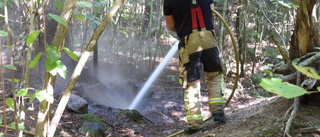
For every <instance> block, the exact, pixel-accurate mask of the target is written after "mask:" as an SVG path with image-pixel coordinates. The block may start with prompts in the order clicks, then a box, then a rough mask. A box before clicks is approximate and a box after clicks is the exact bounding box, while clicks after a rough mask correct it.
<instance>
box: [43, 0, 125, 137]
mask: <svg viewBox="0 0 320 137" xmlns="http://www.w3.org/2000/svg"><path fill="white" fill-rule="evenodd" d="M123 2H124V0H118V1H117V2H116V3H115V5H114V6H113V7H112V8H111V9H110V11H109V12H108V14H107V15H106V16H105V17H104V18H103V19H102V21H101V23H100V25H99V26H98V27H97V28H96V30H95V32H94V34H93V36H92V37H91V39H90V41H89V43H88V45H87V47H86V49H85V51H84V53H83V54H82V56H81V58H80V60H79V62H78V64H77V66H76V68H75V70H74V72H73V74H72V76H71V78H70V81H69V82H68V85H67V87H66V89H65V90H64V92H63V96H62V97H61V100H60V102H59V105H58V108H57V110H56V111H55V114H54V116H53V118H52V121H51V125H50V130H49V131H50V133H49V137H53V136H54V132H55V131H56V128H57V126H58V123H59V121H60V118H61V116H62V113H63V111H64V109H65V107H66V105H67V103H68V100H69V98H70V95H71V92H72V89H73V87H74V86H75V84H76V82H77V81H78V79H79V77H80V74H81V72H82V70H83V67H84V66H85V64H86V62H87V61H88V58H89V56H90V53H91V52H92V51H93V50H94V47H95V46H96V44H97V42H98V40H99V38H100V36H101V34H102V32H103V31H104V30H105V28H106V27H107V25H108V24H109V21H110V20H111V18H112V16H113V15H114V14H115V13H116V12H117V11H118V9H119V8H120V6H121V5H122V4H123Z"/></svg>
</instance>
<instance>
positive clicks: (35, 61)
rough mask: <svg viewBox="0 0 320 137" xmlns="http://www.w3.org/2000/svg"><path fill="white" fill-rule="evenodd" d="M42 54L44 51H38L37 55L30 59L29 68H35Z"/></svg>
mask: <svg viewBox="0 0 320 137" xmlns="http://www.w3.org/2000/svg"><path fill="white" fill-rule="evenodd" d="M41 56H42V52H40V53H38V54H37V56H36V57H35V58H34V59H33V60H31V61H30V64H29V68H31V69H32V68H34V67H35V66H36V65H37V64H38V62H39V60H40V58H41Z"/></svg>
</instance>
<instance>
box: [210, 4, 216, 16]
mask: <svg viewBox="0 0 320 137" xmlns="http://www.w3.org/2000/svg"><path fill="white" fill-rule="evenodd" d="M210 9H211V10H214V4H213V3H212V4H210ZM211 14H212V17H214V16H215V14H214V13H213V12H212V13H211Z"/></svg>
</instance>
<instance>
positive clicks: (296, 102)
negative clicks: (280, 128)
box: [283, 97, 299, 137]
mask: <svg viewBox="0 0 320 137" xmlns="http://www.w3.org/2000/svg"><path fill="white" fill-rule="evenodd" d="M292 106H293V109H292V111H291V115H290V117H289V119H288V121H287V123H286V125H285V129H284V134H283V137H286V136H287V137H291V135H290V134H289V130H290V127H291V124H292V121H293V119H294V118H295V117H296V114H297V111H298V108H299V97H296V98H294V103H293V105H292Z"/></svg>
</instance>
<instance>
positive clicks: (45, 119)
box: [35, 0, 77, 137]
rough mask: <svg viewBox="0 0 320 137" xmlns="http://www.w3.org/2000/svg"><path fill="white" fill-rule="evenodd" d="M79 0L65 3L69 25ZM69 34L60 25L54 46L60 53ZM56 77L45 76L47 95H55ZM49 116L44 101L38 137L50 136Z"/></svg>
mask: <svg viewBox="0 0 320 137" xmlns="http://www.w3.org/2000/svg"><path fill="white" fill-rule="evenodd" d="M76 2H77V0H67V1H65V3H64V6H63V11H62V13H61V15H60V16H61V17H62V18H64V19H65V20H66V21H67V23H69V22H70V19H71V15H72V13H73V9H74V7H75V4H76ZM67 33H68V27H67V26H64V25H62V24H58V27H57V31H56V33H55V36H54V39H53V42H52V46H54V47H56V48H57V49H58V50H59V51H60V52H61V50H62V48H63V45H64V42H65V38H66V36H67ZM55 79H56V76H53V75H52V74H50V73H49V72H46V74H45V82H44V86H43V87H44V89H45V90H46V92H47V95H53V91H54V90H53V87H54V84H55ZM49 114H50V103H49V102H48V101H47V100H43V101H42V102H41V103H40V108H39V112H38V120H37V125H36V134H35V136H36V137H45V136H47V134H48V128H49V117H50V116H49Z"/></svg>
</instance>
